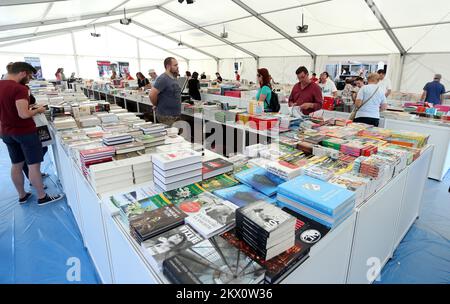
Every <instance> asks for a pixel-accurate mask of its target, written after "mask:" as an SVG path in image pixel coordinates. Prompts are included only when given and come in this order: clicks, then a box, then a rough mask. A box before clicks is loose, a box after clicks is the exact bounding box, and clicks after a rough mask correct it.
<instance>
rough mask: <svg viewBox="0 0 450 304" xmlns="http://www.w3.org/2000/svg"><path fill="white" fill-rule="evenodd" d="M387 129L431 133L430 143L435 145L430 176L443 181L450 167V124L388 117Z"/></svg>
mask: <svg viewBox="0 0 450 304" xmlns="http://www.w3.org/2000/svg"><path fill="white" fill-rule="evenodd" d="M385 121H386V123H385V127H386V129H392V130H397V131H413V132H419V133H425V134H429V135H430V139H429V140H428V143H429V144H430V145H434V147H435V148H434V149H435V151H434V155H433V159H432V161H431V167H430V174H429V175H428V177H429V178H432V179H435V180H438V181H442V180H443V179H444V176H445V174H446V173H447V172H448V170H449V169H450V125H449V126H447V127H446V126H438V125H433V124H428V123H421V122H415V121H405V120H399V119H392V118H386V119H385Z"/></svg>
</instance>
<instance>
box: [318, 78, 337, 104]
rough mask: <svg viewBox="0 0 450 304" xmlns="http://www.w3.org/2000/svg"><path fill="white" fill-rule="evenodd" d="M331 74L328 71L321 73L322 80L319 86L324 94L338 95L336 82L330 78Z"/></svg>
mask: <svg viewBox="0 0 450 304" xmlns="http://www.w3.org/2000/svg"><path fill="white" fill-rule="evenodd" d="M329 77H330V75H329V74H328V72H323V73H322V74H320V82H319V87H320V89H321V90H322V95H323V96H329V97H334V98H336V97H337V88H336V85H335V84H334V82H333V81H332V80H331V79H330V78H329Z"/></svg>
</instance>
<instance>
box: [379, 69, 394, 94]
mask: <svg viewBox="0 0 450 304" xmlns="http://www.w3.org/2000/svg"><path fill="white" fill-rule="evenodd" d="M377 73H378V75H379V76H380V81H379V82H378V86H379V87H380V89H382V92H384V96H386V97H389V95H391V92H392V84H391V80H390V79H389V78H387V77H386V71H385V70H378V72H377Z"/></svg>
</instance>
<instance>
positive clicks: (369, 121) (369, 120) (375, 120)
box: [353, 117, 380, 127]
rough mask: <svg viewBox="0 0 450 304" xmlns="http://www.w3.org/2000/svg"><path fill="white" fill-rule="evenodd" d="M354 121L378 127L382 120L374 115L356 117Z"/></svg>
mask: <svg viewBox="0 0 450 304" xmlns="http://www.w3.org/2000/svg"><path fill="white" fill-rule="evenodd" d="M353 122H361V123H365V124H368V125H372V126H374V127H378V126H379V125H380V120H379V119H378V118H373V117H358V118H355V119H354V120H353Z"/></svg>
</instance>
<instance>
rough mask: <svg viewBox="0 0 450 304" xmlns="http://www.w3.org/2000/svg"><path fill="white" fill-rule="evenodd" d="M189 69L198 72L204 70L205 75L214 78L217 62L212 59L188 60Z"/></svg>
mask: <svg viewBox="0 0 450 304" xmlns="http://www.w3.org/2000/svg"><path fill="white" fill-rule="evenodd" d="M189 71H191V73H193V72H197V73H199V74H201V73H203V72H205V74H206V75H209V76H211V79H214V77H215V73H216V72H217V62H216V61H215V60H212V59H207V60H189Z"/></svg>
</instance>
